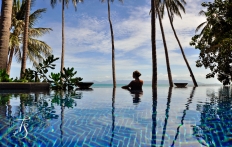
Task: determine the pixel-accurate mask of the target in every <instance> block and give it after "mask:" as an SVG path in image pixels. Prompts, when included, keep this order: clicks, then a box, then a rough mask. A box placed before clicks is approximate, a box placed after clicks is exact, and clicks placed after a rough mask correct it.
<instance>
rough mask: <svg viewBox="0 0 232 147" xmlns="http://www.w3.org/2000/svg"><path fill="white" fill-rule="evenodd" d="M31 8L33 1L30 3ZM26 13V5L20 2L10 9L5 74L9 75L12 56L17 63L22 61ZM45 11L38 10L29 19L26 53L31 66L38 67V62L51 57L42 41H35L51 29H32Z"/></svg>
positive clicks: (47, 47) (46, 45)
mask: <svg viewBox="0 0 232 147" xmlns="http://www.w3.org/2000/svg"><path fill="white" fill-rule="evenodd" d="M32 6H33V1H32ZM25 12H26V3H25V2H23V3H21V2H20V0H14V3H13V8H12V24H11V34H10V41H9V58H8V64H7V73H8V74H10V68H11V63H12V58H13V56H15V57H16V60H17V61H18V62H21V61H22V48H20V46H21V45H22V44H23V33H24V19H25ZM45 12H46V9H38V10H36V11H34V12H33V13H31V14H30V18H29V38H28V46H27V47H28V48H27V49H28V52H27V58H29V59H30V61H31V62H32V63H33V66H34V67H36V66H38V63H39V62H42V61H43V59H44V57H45V58H46V57H48V56H49V55H51V52H52V49H51V47H50V46H49V45H48V44H46V43H45V42H44V41H41V40H38V39H36V38H37V37H40V36H43V35H44V34H46V33H49V32H50V31H51V30H52V29H51V28H42V27H38V28H37V27H34V26H35V25H36V22H37V21H38V19H39V18H40V17H41V15H42V13H45Z"/></svg>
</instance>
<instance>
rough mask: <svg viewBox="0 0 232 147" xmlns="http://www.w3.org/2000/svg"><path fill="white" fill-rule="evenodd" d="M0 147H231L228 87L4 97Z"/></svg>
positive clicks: (146, 88)
mask: <svg viewBox="0 0 232 147" xmlns="http://www.w3.org/2000/svg"><path fill="white" fill-rule="evenodd" d="M0 97H1V99H0V100H1V101H0V102H1V107H0V108H1V110H0V146H1V147H2V146H6V147H9V146H36V147H37V146H48V147H51V146H58V147H60V146H65V147H75V146H94V147H95V146H96V147H100V146H102V147H106V146H119V147H124V146H128V147H149V146H164V147H169V146H175V147H198V146H199V147H201V146H215V147H218V146H223V147H224V146H231V145H232V126H231V125H232V123H231V121H232V120H231V118H232V111H231V103H232V96H231V89H230V88H229V87H220V86H210V87H209V86H208V87H204V86H203V87H196V88H193V87H187V88H169V87H167V86H159V87H158V93H157V96H155V95H154V93H153V92H152V89H151V86H148V85H147V86H144V87H143V93H140V94H138V93H137V94H136V93H130V92H129V91H127V90H124V89H121V88H120V86H118V88H116V89H113V88H110V87H109V86H107V85H105V86H104V85H100V86H99V85H93V89H92V90H86V91H75V92H73V93H67V92H66V93H65V92H50V93H49V94H34V93H31V94H15V95H13V94H2V95H1V96H0Z"/></svg>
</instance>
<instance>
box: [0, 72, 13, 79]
mask: <svg viewBox="0 0 232 147" xmlns="http://www.w3.org/2000/svg"><path fill="white" fill-rule="evenodd" d="M12 80H13V78H10V77H9V75H8V74H7V73H6V70H0V82H11V81H12Z"/></svg>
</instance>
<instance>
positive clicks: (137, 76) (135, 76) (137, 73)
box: [133, 70, 141, 78]
mask: <svg viewBox="0 0 232 147" xmlns="http://www.w3.org/2000/svg"><path fill="white" fill-rule="evenodd" d="M140 76H141V73H140V72H139V71H138V70H136V71H134V72H133V78H139V77H140Z"/></svg>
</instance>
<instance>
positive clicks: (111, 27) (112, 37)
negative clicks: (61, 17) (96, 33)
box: [107, 0, 116, 88]
mask: <svg viewBox="0 0 232 147" xmlns="http://www.w3.org/2000/svg"><path fill="white" fill-rule="evenodd" d="M107 3H108V20H109V23H110V32H111V42H112V74H113V87H114V88H116V78H115V61H114V32H113V26H112V22H111V19H110V0H107Z"/></svg>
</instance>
